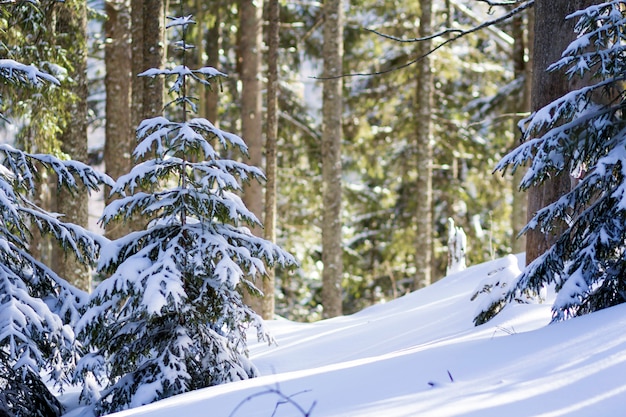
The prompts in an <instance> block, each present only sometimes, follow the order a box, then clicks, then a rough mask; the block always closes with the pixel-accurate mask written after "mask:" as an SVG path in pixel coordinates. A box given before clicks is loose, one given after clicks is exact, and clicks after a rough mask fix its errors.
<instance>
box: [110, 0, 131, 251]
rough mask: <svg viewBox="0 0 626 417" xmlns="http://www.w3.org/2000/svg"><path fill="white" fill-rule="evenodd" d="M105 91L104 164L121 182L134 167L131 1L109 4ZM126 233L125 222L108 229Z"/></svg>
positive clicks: (116, 235) (114, 235)
mask: <svg viewBox="0 0 626 417" xmlns="http://www.w3.org/2000/svg"><path fill="white" fill-rule="evenodd" d="M105 10H106V14H107V20H106V22H105V25H104V28H105V35H106V39H107V42H106V44H105V58H106V59H105V66H106V76H105V88H106V125H105V137H106V141H105V143H104V163H105V167H106V173H107V174H108V175H109V176H110V177H111V178H113V179H114V180H117V179H118V178H119V177H120V176H121V175H123V174H126V173H127V172H129V171H130V168H131V156H130V154H131V152H132V148H133V145H134V144H135V140H134V137H135V134H134V128H133V126H132V125H131V106H130V100H131V82H132V80H131V72H132V53H131V48H130V45H131V35H130V2H129V0H110V1H107V2H106V3H105ZM105 193H106V197H107V198H106V203H107V204H108V203H109V202H110V198H109V197H108V194H109V190H105ZM125 234H126V227H125V226H124V225H123V224H122V223H121V222H115V223H111V224H110V225H109V226H108V227H107V230H106V235H107V237H108V238H109V239H117V238H120V237H122V236H124V235H125Z"/></svg>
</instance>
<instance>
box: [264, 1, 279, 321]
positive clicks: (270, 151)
mask: <svg viewBox="0 0 626 417" xmlns="http://www.w3.org/2000/svg"><path fill="white" fill-rule="evenodd" d="M268 20H269V26H268V34H267V38H268V51H267V116H266V117H267V118H266V122H265V132H266V134H265V137H266V146H265V175H266V176H267V182H266V184H265V234H264V237H265V239H267V240H269V241H270V242H276V180H277V178H276V177H277V167H276V165H277V160H276V147H277V142H278V42H279V35H280V34H279V23H280V4H279V2H278V0H269V7H268ZM263 284H264V285H263V293H264V294H265V296H264V297H263V314H262V316H263V318H264V319H266V320H269V319H273V318H274V307H275V299H274V286H275V275H274V268H270V269H269V270H268V274H267V279H266V280H264V282H263Z"/></svg>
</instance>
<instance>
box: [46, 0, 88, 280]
mask: <svg viewBox="0 0 626 417" xmlns="http://www.w3.org/2000/svg"><path fill="white" fill-rule="evenodd" d="M58 7H60V8H59V10H58V13H57V25H56V36H57V41H58V42H59V46H61V47H62V48H63V49H65V50H66V51H68V52H69V53H70V56H71V62H72V64H73V67H72V68H71V70H70V71H69V76H70V78H71V80H72V83H71V85H70V86H69V88H70V89H71V91H72V94H73V95H74V96H75V99H74V100H72V101H71V102H70V103H69V108H68V109H67V115H68V119H67V123H66V125H65V128H64V129H63V132H62V133H61V136H60V142H61V151H63V152H64V153H65V154H67V155H69V157H70V158H71V159H73V160H75V161H80V162H84V163H87V160H88V150H87V95H88V91H87V8H86V4H85V2H83V1H79V0H74V1H71V2H69V1H68V2H65V3H62V4H59V5H58ZM56 211H57V212H58V213H62V214H63V215H64V218H63V219H64V220H65V221H67V222H71V223H75V224H78V225H81V226H83V227H85V228H86V227H87V226H88V220H89V196H88V194H87V191H86V190H81V191H78V192H73V193H70V192H68V191H67V190H65V189H62V190H59V192H58V194H57V208H56ZM52 268H53V269H54V270H55V272H56V273H57V274H59V275H60V276H61V277H63V278H65V279H66V280H68V281H69V282H70V283H72V284H73V285H75V286H77V287H78V288H81V289H83V290H86V291H89V290H90V287H91V275H90V271H89V267H88V266H85V265H83V264H81V263H80V262H78V260H77V259H76V257H75V256H74V255H73V254H72V253H70V252H69V251H68V252H65V251H64V250H63V249H61V248H59V247H55V249H54V251H53V256H52Z"/></svg>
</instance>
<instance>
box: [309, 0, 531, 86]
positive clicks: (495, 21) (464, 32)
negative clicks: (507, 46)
mask: <svg viewBox="0 0 626 417" xmlns="http://www.w3.org/2000/svg"><path fill="white" fill-rule="evenodd" d="M479 1H488V0H479ZM511 4H515V2H513V3H511ZM534 4H535V1H534V0H528V1H527V2H526V3H524V4H522V5H521V6H518V7H516V8H515V9H513V10H511V11H509V12H507V13H506V14H504V15H502V16H500V17H498V18H496V19H492V20H488V21H486V22H485V23H482V24H480V25H478V26H474V27H472V28H470V29H466V30H461V29H449V28H447V29H444V30H442V31H440V32H437V33H435V34H432V35H429V36H424V37H421V38H412V39H403V38H397V37H395V36H391V35H385V34H382V33H379V32H377V31H375V30H373V29H366V30H367V31H369V32H372V33H375V34H376V35H378V36H381V37H383V38H386V39H391V40H393V41H395V42H403V43H406V42H422V41H428V40H432V39H434V38H437V37H441V36H443V35H447V34H450V33H457V35H456V36H454V37H452V38H449V39H446V40H445V41H443V42H441V43H440V44H438V45H437V46H435V47H434V48H432V49H431V50H430V51H428V52H427V53H426V54H424V55H421V56H419V57H417V58H415V59H412V60H411V61H409V62H407V63H405V64H402V65H398V66H395V67H392V68H389V69H386V70H382V71H376V72H365V73H363V72H357V73H351V74H342V75H337V76H333V77H311V78H314V79H316V80H330V79H335V78H343V77H369V76H372V75H382V74H387V73H390V72H393V71H397V70H400V69H403V68H406V67H409V66H411V65H413V64H415V63H417V62H419V61H421V60H422V59H424V58H426V57H428V56H429V55H431V54H433V53H434V52H436V51H437V50H439V49H441V48H443V47H444V46H446V45H447V44H449V43H451V42H454V41H456V40H457V39H459V38H462V37H464V36H467V35H469V34H472V33H474V32H478V31H479V30H482V29H485V28H488V27H490V26H493V25H497V24H498V23H502V22H504V21H506V20H507V19H509V18H511V17H512V16H514V15H516V14H517V13H520V12H522V11H524V10H526V9H529V8H530V7H532V6H533V5H534Z"/></svg>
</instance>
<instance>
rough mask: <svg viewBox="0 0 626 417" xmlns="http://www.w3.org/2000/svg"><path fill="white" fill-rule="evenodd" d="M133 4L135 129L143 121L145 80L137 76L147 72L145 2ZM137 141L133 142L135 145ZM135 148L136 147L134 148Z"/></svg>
mask: <svg viewBox="0 0 626 417" xmlns="http://www.w3.org/2000/svg"><path fill="white" fill-rule="evenodd" d="M130 3H131V12H130V19H131V26H130V28H131V37H132V44H131V48H130V49H131V55H132V62H131V71H132V74H131V83H132V84H131V85H132V88H131V125H132V128H133V129H136V128H137V126H139V123H141V121H142V120H143V116H144V112H143V80H142V79H140V78H138V77H137V74H139V73H141V72H143V71H145V70H146V69H147V68H144V63H143V43H144V34H143V0H130ZM135 143H136V139H135V140H133V145H134V144H135ZM133 147H134V146H133Z"/></svg>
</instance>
